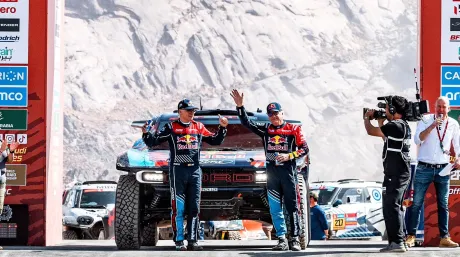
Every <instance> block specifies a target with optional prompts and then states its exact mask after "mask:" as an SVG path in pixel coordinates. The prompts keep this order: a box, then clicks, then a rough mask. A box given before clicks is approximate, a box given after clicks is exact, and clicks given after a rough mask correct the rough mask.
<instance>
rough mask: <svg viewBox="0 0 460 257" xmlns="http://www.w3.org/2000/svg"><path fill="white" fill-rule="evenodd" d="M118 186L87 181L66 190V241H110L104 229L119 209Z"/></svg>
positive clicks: (63, 219)
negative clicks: (114, 212)
mask: <svg viewBox="0 0 460 257" xmlns="http://www.w3.org/2000/svg"><path fill="white" fill-rule="evenodd" d="M116 189H117V182H115V181H85V182H83V183H76V184H75V185H74V186H72V187H71V188H70V189H67V190H65V192H64V195H63V202H62V214H63V217H62V228H63V232H62V239H64V240H76V239H99V240H103V239H108V238H110V235H109V234H110V233H109V228H107V227H106V226H104V222H103V219H104V218H105V219H107V218H108V216H109V212H110V211H111V210H112V209H113V208H114V207H115V195H116Z"/></svg>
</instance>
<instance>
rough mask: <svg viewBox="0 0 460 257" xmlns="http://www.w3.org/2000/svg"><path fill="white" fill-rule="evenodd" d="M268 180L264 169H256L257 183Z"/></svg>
mask: <svg viewBox="0 0 460 257" xmlns="http://www.w3.org/2000/svg"><path fill="white" fill-rule="evenodd" d="M265 182H267V174H266V173H265V171H263V170H258V171H256V183H265Z"/></svg>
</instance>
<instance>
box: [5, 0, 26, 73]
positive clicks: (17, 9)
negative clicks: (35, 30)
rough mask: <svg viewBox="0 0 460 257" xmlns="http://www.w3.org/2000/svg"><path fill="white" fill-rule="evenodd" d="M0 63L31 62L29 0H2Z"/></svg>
mask: <svg viewBox="0 0 460 257" xmlns="http://www.w3.org/2000/svg"><path fill="white" fill-rule="evenodd" d="M0 17H1V18H0V64H27V63H28V62H29V58H28V57H29V0H0Z"/></svg>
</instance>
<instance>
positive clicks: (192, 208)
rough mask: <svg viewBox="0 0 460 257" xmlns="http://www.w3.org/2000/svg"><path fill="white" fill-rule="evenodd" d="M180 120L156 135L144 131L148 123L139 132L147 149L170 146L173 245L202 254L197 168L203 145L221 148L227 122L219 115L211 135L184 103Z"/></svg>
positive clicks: (185, 102)
mask: <svg viewBox="0 0 460 257" xmlns="http://www.w3.org/2000/svg"><path fill="white" fill-rule="evenodd" d="M177 108H178V113H179V119H178V120H175V121H171V122H168V123H167V124H165V126H164V127H163V128H162V129H161V130H160V131H157V132H156V133H155V134H152V133H151V132H149V131H147V126H148V122H147V123H146V124H145V125H144V126H143V128H142V132H143V134H142V139H143V140H144V142H145V144H146V145H147V146H148V147H152V146H155V145H159V144H161V143H163V142H166V141H168V142H169V149H171V150H170V151H171V152H170V166H169V177H170V183H169V184H170V190H171V208H172V211H171V226H172V229H173V233H174V238H173V240H174V242H175V244H176V250H178V251H186V250H191V251H201V250H203V247H202V246H199V245H198V243H197V237H198V229H199V227H200V221H199V217H198V215H199V207H200V195H201V177H202V173H201V168H200V166H199V159H200V148H201V143H202V141H204V142H206V143H208V144H210V145H220V144H222V142H223V141H224V138H225V136H226V134H227V128H226V127H227V125H228V120H227V118H225V117H221V116H220V115H219V129H218V131H217V132H216V133H214V134H213V133H211V132H210V131H209V130H207V129H206V128H205V126H204V125H203V124H202V123H200V122H197V121H194V120H193V117H194V115H195V112H196V110H197V109H198V108H196V107H195V106H193V105H192V103H191V101H190V100H188V99H184V100H182V101H180V102H179V104H178V106H177ZM185 205H187V206H188V213H187V242H188V245H187V247H185V245H184V242H183V240H184V229H183V228H184V225H183V224H184V207H185Z"/></svg>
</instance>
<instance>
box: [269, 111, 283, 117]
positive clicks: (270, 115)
mask: <svg viewBox="0 0 460 257" xmlns="http://www.w3.org/2000/svg"><path fill="white" fill-rule="evenodd" d="M279 113H280V112H269V113H267V114H268V117H272V116H276V115H278V114H279Z"/></svg>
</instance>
